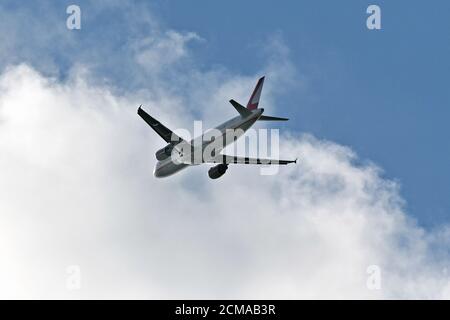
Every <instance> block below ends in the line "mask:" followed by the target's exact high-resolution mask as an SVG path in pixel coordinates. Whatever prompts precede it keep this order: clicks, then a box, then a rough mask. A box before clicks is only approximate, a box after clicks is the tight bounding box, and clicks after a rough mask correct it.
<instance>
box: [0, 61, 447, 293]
mask: <svg viewBox="0 0 450 320" xmlns="http://www.w3.org/2000/svg"><path fill="white" fill-rule="evenodd" d="M209 77H211V79H214V76H213V74H212V73H211V74H210V75H209ZM229 80H230V81H231V80H232V77H229ZM219 82H221V81H215V82H214V81H212V85H211V86H207V85H205V86H203V87H202V90H205V91H209V92H211V93H212V95H214V93H215V89H216V87H215V86H214V83H219ZM229 85H230V84H228V83H224V84H223V87H224V88H226V87H227V86H229ZM153 90H157V91H158V92H157V94H155V93H154V92H153ZM219 94H221V93H219ZM143 99H145V100H146V101H148V104H149V105H151V106H152V111H153V113H155V114H158V115H162V116H163V117H164V118H165V119H162V120H164V121H165V122H166V123H167V124H168V125H172V126H173V124H183V123H184V124H187V123H188V121H187V120H183V119H179V118H177V115H178V116H179V117H181V116H184V115H183V114H182V113H179V112H176V108H177V106H176V103H174V101H177V100H183V99H185V97H184V96H177V95H175V96H174V95H173V92H172V91H170V92H166V91H165V89H163V88H155V89H153V88H150V89H149V91H148V92H146V93H140V94H136V93H126V94H124V95H120V96H119V95H117V94H114V93H112V92H111V91H110V90H109V88H108V87H104V86H103V87H102V86H98V85H97V86H96V85H92V84H89V85H88V84H87V83H86V81H85V78H84V76H83V73H81V74H77V75H75V76H73V77H69V79H68V80H67V81H65V82H63V83H61V82H59V81H57V80H55V79H51V78H46V77H44V76H42V75H41V74H39V73H38V72H36V71H35V70H34V69H33V68H31V67H29V66H27V65H20V66H15V67H11V68H9V69H8V70H7V71H5V72H4V73H3V74H2V75H1V77H0V155H1V156H0V168H1V171H0V253H1V256H0V297H2V298H17V297H21V298H77V297H85V298H93V297H95V298H103V297H106V298H112V297H114V298H121V297H125V298H421V297H424V298H430V297H432V298H448V297H449V291H450V290H449V288H450V284H449V276H448V274H446V271H445V267H447V266H448V262H449V256H448V252H447V249H446V248H447V247H448V243H449V236H448V228H447V229H446V228H443V229H442V230H441V231H439V232H430V231H426V230H424V229H422V228H420V227H418V226H417V225H416V224H415V222H414V221H413V220H411V219H410V218H408V216H407V215H406V213H405V212H404V209H403V200H402V198H401V196H400V194H399V188H398V185H397V184H396V183H394V182H392V181H388V180H386V179H384V178H383V177H382V175H381V172H380V169H378V168H377V167H376V166H374V165H373V164H370V163H369V164H365V163H363V164H361V163H359V161H358V159H357V157H356V155H355V154H354V153H353V152H352V151H351V149H349V148H347V147H343V146H339V145H337V144H335V143H332V142H327V141H322V140H317V139H315V138H314V137H311V136H298V135H291V136H286V137H284V139H283V140H282V141H283V145H282V154H284V155H286V156H297V155H299V156H300V157H301V161H300V164H298V165H291V166H287V167H283V168H280V170H279V172H280V174H279V175H276V176H260V175H259V170H258V168H256V167H244V166H234V167H231V168H230V169H229V170H228V172H227V173H226V175H225V176H224V177H222V178H221V179H220V180H218V181H212V180H210V179H209V178H208V177H207V174H206V171H207V168H206V167H196V168H191V169H189V170H186V171H184V172H182V173H180V174H179V175H176V176H173V177H171V178H169V179H165V180H157V179H154V178H153V177H152V174H151V171H152V166H153V165H154V162H155V159H154V156H153V153H154V152H155V151H156V149H157V148H158V147H160V146H162V145H163V143H162V141H160V139H159V138H158V137H157V136H156V135H155V134H154V133H153V132H152V131H151V129H150V128H148V127H147V126H146V125H145V123H144V122H143V121H142V120H141V119H140V118H139V117H138V116H137V115H136V106H137V105H138V104H139V103H140V101H141V100H143ZM269 99H270V97H269ZM174 108H175V110H174ZM191 118H192V115H190V114H189V119H191ZM374 264H375V265H378V266H380V268H381V272H382V290H379V291H376V290H375V291H371V290H368V289H367V287H366V280H367V277H368V275H367V273H366V269H367V267H368V266H369V265H374ZM69 265H79V266H80V267H81V272H82V288H81V290H79V291H69V290H67V289H66V287H65V285H66V277H67V275H66V273H65V272H66V268H67V266H69Z"/></svg>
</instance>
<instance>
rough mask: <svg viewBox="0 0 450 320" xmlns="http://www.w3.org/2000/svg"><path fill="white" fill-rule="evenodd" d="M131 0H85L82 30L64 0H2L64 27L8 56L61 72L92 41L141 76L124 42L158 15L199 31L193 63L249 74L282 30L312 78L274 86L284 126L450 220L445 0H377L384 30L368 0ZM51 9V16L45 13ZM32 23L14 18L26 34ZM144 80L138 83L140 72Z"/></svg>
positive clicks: (162, 24) (122, 77)
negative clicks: (357, 159) (334, 146)
mask: <svg viewBox="0 0 450 320" xmlns="http://www.w3.org/2000/svg"><path fill="white" fill-rule="evenodd" d="M71 3H72V2H69V1H66V4H71ZM133 3H134V5H130V6H128V7H129V10H128V11H127V10H125V11H122V10H121V9H120V6H117V7H116V6H115V5H114V2H109V3H108V2H103V3H102V2H100V4H99V5H93V3H91V2H89V1H87V2H85V1H79V5H80V6H81V8H82V14H83V20H82V21H83V27H82V30H80V31H76V32H72V33H68V32H66V30H65V25H64V24H62V23H61V24H58V23H57V22H58V21H61V20H64V19H65V18H66V17H67V15H66V13H65V10H64V8H65V4H64V3H62V2H61V3H58V5H56V4H55V3H53V2H40V3H39V4H38V3H28V4H27V5H23V4H18V3H17V2H12V1H11V2H6V3H5V2H4V3H2V6H3V7H4V8H5V9H4V10H3V14H4V15H7V14H8V11H9V13H11V12H16V13H17V12H26V13H25V14H24V16H26V17H27V19H28V22H29V23H35V24H38V25H39V26H40V27H41V28H42V30H44V33H45V32H47V31H48V32H59V33H60V34H62V35H63V36H61V37H57V36H54V35H53V36H51V37H50V38H51V39H52V41H51V45H49V43H46V42H45V40H43V39H41V38H40V37H37V38H36V37H35V38H34V39H31V40H30V41H25V40H24V41H23V42H21V41H20V40H15V41H16V44H17V43H19V44H18V45H16V46H14V48H15V49H19V50H18V54H17V52H15V54H14V56H12V55H9V56H8V58H7V59H4V61H5V60H6V61H9V62H13V63H18V62H21V61H22V60H24V61H32V62H33V64H34V65H35V66H36V67H37V68H38V69H40V70H41V71H42V72H44V73H45V72H46V71H49V70H51V68H48V63H47V62H48V61H51V63H52V64H54V65H53V67H54V68H56V69H58V74H59V75H60V76H62V77H64V74H65V73H66V72H67V70H68V69H69V68H70V67H71V66H73V64H75V63H78V62H80V61H81V62H86V60H88V59H90V58H85V59H84V60H83V56H86V53H87V52H91V51H96V52H98V55H99V56H102V57H104V56H107V57H108V59H103V60H104V61H103V62H102V63H98V62H96V64H94V66H95V67H97V69H98V74H101V75H102V76H105V77H106V78H107V79H108V81H112V82H113V83H115V84H117V87H118V88H119V89H120V88H126V87H128V86H130V85H132V84H133V83H134V81H136V80H135V78H136V74H133V73H132V72H130V69H129V65H130V63H131V62H130V61H129V59H130V58H129V57H128V56H127V55H126V50H124V48H125V47H127V46H129V42H130V40H132V39H133V37H136V38H138V37H139V36H143V35H146V34H147V33H149V32H151V30H152V29H153V28H155V26H157V28H169V29H174V30H178V31H185V32H195V33H196V34H197V35H199V36H200V37H201V38H202V39H203V40H204V41H197V42H195V43H193V44H192V45H191V47H190V50H192V59H193V60H194V61H195V64H196V67H197V68H199V69H203V70H209V69H212V68H214V67H216V66H221V67H224V68H225V69H226V70H227V72H236V73H239V74H243V75H252V74H255V73H257V72H258V70H260V69H261V68H262V67H263V66H264V63H265V62H266V59H267V54H266V53H265V52H264V50H262V49H261V48H262V47H263V46H264V44H265V43H266V42H267V41H268V39H269V38H270V37H273V36H278V37H281V38H282V39H283V41H284V43H285V45H286V46H287V48H288V49H289V51H290V59H291V62H292V64H293V66H294V67H295V68H296V69H297V70H298V74H299V75H300V76H301V77H302V79H304V80H305V83H302V85H299V86H298V87H295V86H291V87H289V88H288V89H287V90H286V91H285V92H283V94H279V95H278V96H277V105H278V106H282V108H283V112H282V113H283V114H285V115H288V116H289V117H290V118H291V121H290V122H289V123H288V124H287V126H288V127H289V128H291V129H293V130H295V131H301V132H309V133H312V134H314V135H315V136H317V137H319V138H325V139H329V140H332V141H336V142H338V143H340V144H343V145H348V146H350V147H352V148H353V149H354V150H355V151H356V152H357V153H358V154H359V155H360V156H361V158H362V159H368V160H371V161H373V162H375V163H377V164H378V165H379V166H380V167H381V168H383V169H384V171H385V175H386V176H387V177H388V178H391V179H395V180H397V181H398V182H399V183H400V184H401V187H402V194H403V196H404V198H405V200H406V202H407V209H408V211H409V212H410V213H411V214H412V215H414V216H416V217H417V218H419V222H420V223H421V224H422V225H424V226H435V225H439V224H440V223H443V222H445V221H448V220H449V218H448V213H449V212H450V197H449V191H450V166H449V165H448V164H449V163H450V152H449V149H448V147H447V146H448V137H449V136H450V126H448V125H447V123H448V119H449V117H450V111H449V105H450V90H448V83H449V80H450V79H449V71H450V62H449V59H448V57H449V56H450V41H449V40H450V35H449V31H448V30H449V22H448V19H447V18H448V13H449V12H450V4H449V3H448V2H446V1H438V2H433V4H426V3H424V2H416V1H395V2H394V1H377V2H376V4H378V5H379V6H380V7H381V10H382V30H379V31H369V30H368V29H367V28H366V25H365V23H366V18H367V14H366V8H367V6H368V5H369V4H372V3H375V2H372V1H348V2H346V3H345V5H343V4H342V3H341V2H335V1H289V2H285V3H283V4H282V5H274V3H273V1H267V0H263V1H258V2H257V3H256V2H253V1H227V2H211V1H206V0H198V1H195V2H194V3H192V2H187V1H153V2H146V1H137V2H133ZM133 7H134V9H130V8H133ZM139 8H145V9H146V10H147V9H148V10H150V11H151V13H152V14H151V16H150V17H149V16H145V17H143V18H142V19H139V18H138V17H139V15H136V13H137V12H139ZM133 10H134V11H133ZM146 10H142V11H141V12H146ZM130 11H133V12H132V13H130ZM44 12H45V13H46V14H47V15H48V18H46V20H42V19H41V17H42V16H41V15H40V14H41V13H44ZM9 16H10V17H11V16H14V15H9ZM32 16H34V17H32ZM37 20H39V22H38V23H36V21H37ZM3 23H4V25H3V28H7V26H5V23H6V22H3ZM27 25H28V24H27V23H26V22H25V23H21V26H20V27H18V29H21V30H22V34H23V33H25V36H24V38H25V39H29V38H27V35H26V33H27V30H26V28H27ZM55 30H56V31H55ZM130 36H131V39H130ZM21 49H22V50H21ZM38 50H39V52H40V54H39V55H38V54H36V52H38ZM40 50H42V51H40ZM44 52H45V54H44V57H43V56H42V54H43V53H44ZM121 52H123V54H122V53H121ZM87 57H89V56H88V55H87ZM21 59H22V60H21ZM275 59H276V57H275ZM44 62H46V63H44ZM3 64H4V65H5V62H3ZM177 71H178V72H181V73H182V72H183V71H185V70H183V67H180V68H179V69H178V70H177ZM50 73H51V72H50ZM268 82H269V83H270V78H269V79H268ZM139 86H141V87H142V86H143V84H142V82H139V81H138V82H137V84H136V87H139ZM279 108H280V107H279Z"/></svg>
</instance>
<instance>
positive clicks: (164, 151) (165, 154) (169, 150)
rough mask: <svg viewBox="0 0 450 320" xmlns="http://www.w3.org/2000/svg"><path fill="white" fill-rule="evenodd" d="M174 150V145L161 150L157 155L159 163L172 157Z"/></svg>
mask: <svg viewBox="0 0 450 320" xmlns="http://www.w3.org/2000/svg"><path fill="white" fill-rule="evenodd" d="M172 150H173V145H171V144H168V145H167V146H165V147H164V148H162V149H159V150H158V151H156V153H155V156H156V159H157V160H159V161H162V160H166V159H167V158H169V157H170V156H171V155H172Z"/></svg>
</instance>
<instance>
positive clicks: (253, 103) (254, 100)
mask: <svg viewBox="0 0 450 320" xmlns="http://www.w3.org/2000/svg"><path fill="white" fill-rule="evenodd" d="M263 84H264V77H262V78H260V79H259V80H258V83H257V84H256V87H255V90H253V93H252V95H251V96H250V100H248V103H247V109H249V110H254V109H256V108H258V104H259V98H260V97H261V91H262V87H263Z"/></svg>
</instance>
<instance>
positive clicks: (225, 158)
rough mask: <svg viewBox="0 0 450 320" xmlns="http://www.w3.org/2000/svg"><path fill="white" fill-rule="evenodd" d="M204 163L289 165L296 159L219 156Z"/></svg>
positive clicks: (295, 161)
mask: <svg viewBox="0 0 450 320" xmlns="http://www.w3.org/2000/svg"><path fill="white" fill-rule="evenodd" d="M203 162H204V163H223V164H230V163H237V164H263V165H270V164H289V163H297V159H295V160H277V159H264V158H249V157H238V156H229V155H225V154H221V155H219V156H217V157H215V158H213V159H209V160H208V159H205V160H203Z"/></svg>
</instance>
